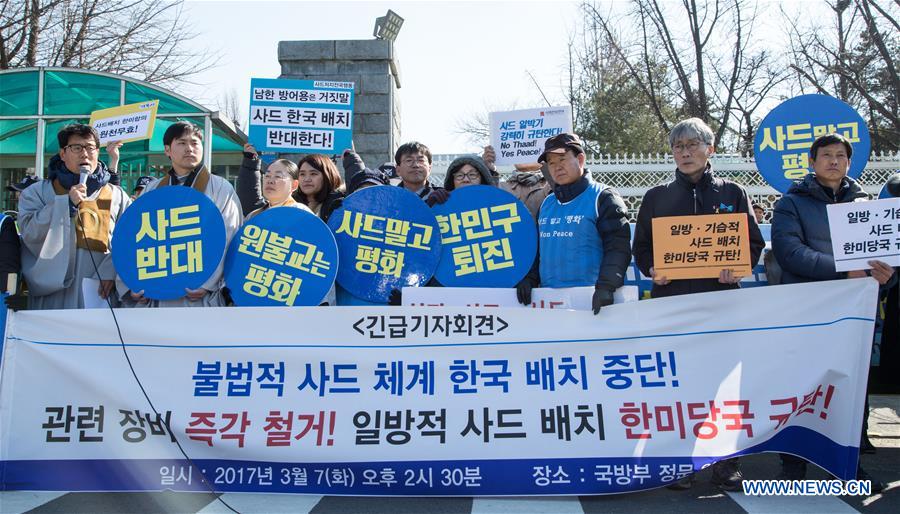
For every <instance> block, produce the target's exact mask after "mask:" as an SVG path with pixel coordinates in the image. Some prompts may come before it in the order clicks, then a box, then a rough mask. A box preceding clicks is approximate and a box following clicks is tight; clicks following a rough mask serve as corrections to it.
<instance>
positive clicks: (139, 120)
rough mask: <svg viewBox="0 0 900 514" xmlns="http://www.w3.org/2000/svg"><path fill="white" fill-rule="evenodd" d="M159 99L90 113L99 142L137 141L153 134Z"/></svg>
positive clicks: (102, 143)
mask: <svg viewBox="0 0 900 514" xmlns="http://www.w3.org/2000/svg"><path fill="white" fill-rule="evenodd" d="M157 107H159V100H151V101H149V102H139V103H135V104H128V105H120V106H118V107H110V108H109V109H100V110H99V111H94V112H92V113H91V121H90V125H91V126H92V127H94V128H95V129H97V133H98V134H99V135H100V144H101V145H105V144H106V143H109V142H111V141H121V142H123V143H128V142H129V141H138V140H141V139H149V138H150V137H152V136H153V126H154V125H155V124H156V109H157Z"/></svg>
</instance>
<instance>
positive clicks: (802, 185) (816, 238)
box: [772, 134, 897, 492]
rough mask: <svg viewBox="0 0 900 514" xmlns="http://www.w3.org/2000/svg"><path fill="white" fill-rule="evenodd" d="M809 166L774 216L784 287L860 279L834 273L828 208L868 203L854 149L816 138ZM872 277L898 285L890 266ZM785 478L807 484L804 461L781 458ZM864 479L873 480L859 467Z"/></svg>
mask: <svg viewBox="0 0 900 514" xmlns="http://www.w3.org/2000/svg"><path fill="white" fill-rule="evenodd" d="M809 155H810V159H809V163H810V165H811V166H812V168H813V173H812V174H810V175H807V176H806V177H804V178H803V180H802V181H800V182H798V183H795V184H794V185H792V186H791V188H790V189H789V190H788V192H787V194H786V195H784V196H783V197H782V198H781V199H780V200H778V203H776V204H775V215H774V216H773V217H772V251H773V252H774V253H775V258H776V259H777V260H778V264H779V265H780V266H781V269H782V275H781V283H783V284H795V283H798V282H818V281H822V280H838V279H843V278H861V277H865V276H866V275H867V274H868V273H867V272H866V271H849V272H839V271H835V264H834V254H833V253H832V248H831V231H830V229H829V226H828V214H827V211H826V206H827V205H828V204H833V203H848V202H855V201H862V200H865V199H867V198H868V195H867V194H866V192H865V191H863V189H862V187H860V186H859V184H857V183H856V181H855V180H853V179H852V178H850V177H848V176H847V172H848V171H849V170H850V157H851V156H852V155H853V146H852V145H851V144H850V141H848V140H847V138H845V137H844V136H841V135H839V134H828V135H824V136H821V137H819V138H818V139H816V140H815V141H814V142H813V144H812V146H811V147H810V149H809ZM869 265H870V266H872V269H871V270H870V271H869V273H871V276H872V278H874V279H875V280H877V281H878V283H879V284H881V286H882V288H886V287H890V286H892V285H893V284H894V283H895V282H896V280H897V277H896V274H895V273H894V269H893V268H891V267H890V266H888V265H887V264H885V263H883V262H881V261H877V260H872V261H869ZM868 407H869V406H868V400H867V401H866V407H865V412H864V414H863V427H864V431H865V425H866V422H867V418H868V410H869V408H868ZM781 469H782V471H781V475H780V477H779V478H782V479H786V480H803V479H804V478H805V476H806V461H804V460H803V459H801V458H799V457H794V456H792V455H787V454H782V455H781ZM857 478H858V479H860V480H872V478H871V477H870V476H869V475H868V474H867V473H866V472H865V471H864V470H863V469H862V467H860V468H859V469H858V471H857ZM882 489H884V484H882V483H880V482H879V481H877V480H872V491H873V492H879V491H880V490H882Z"/></svg>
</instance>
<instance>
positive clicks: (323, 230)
mask: <svg viewBox="0 0 900 514" xmlns="http://www.w3.org/2000/svg"><path fill="white" fill-rule="evenodd" d="M337 266H338V253H337V243H335V241H334V235H332V233H331V230H329V229H328V226H327V225H325V223H324V222H323V221H322V220H321V219H319V217H318V216H316V215H315V214H312V213H310V212H308V211H306V210H301V209H294V208H291V207H277V208H273V209H266V210H265V211H264V212H262V213H260V214H259V215H257V216H254V217H253V218H252V219H250V220H249V221H247V222H246V223H244V225H243V226H242V227H241V229H240V231H238V233H237V234H235V236H234V237H233V238H232V239H231V243H230V244H229V245H228V253H227V254H226V257H225V283H226V284H227V285H228V288H229V289H230V290H231V298H232V299H233V300H234V303H235V304H236V305H240V306H288V307H292V306H295V305H319V304H320V303H322V299H324V298H325V296H326V295H327V294H328V290H329V289H331V285H332V284H334V277H335V275H337Z"/></svg>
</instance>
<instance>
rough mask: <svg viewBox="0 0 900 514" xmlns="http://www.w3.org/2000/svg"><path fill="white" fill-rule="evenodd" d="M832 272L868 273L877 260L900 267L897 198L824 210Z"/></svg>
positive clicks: (836, 205)
mask: <svg viewBox="0 0 900 514" xmlns="http://www.w3.org/2000/svg"><path fill="white" fill-rule="evenodd" d="M826 209H827V210H828V228H829V229H830V230H831V248H832V250H833V252H834V267H835V271H852V270H863V269H870V268H871V266H869V261H871V260H879V261H883V262H885V263H887V264H889V265H891V266H900V198H886V199H884V200H873V201H871V202H851V203H836V204H829V205H827V206H826Z"/></svg>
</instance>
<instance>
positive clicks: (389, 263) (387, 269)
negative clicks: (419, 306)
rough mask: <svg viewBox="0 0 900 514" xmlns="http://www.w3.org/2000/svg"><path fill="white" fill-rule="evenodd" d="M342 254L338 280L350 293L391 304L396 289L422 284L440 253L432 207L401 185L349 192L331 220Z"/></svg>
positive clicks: (432, 271)
mask: <svg viewBox="0 0 900 514" xmlns="http://www.w3.org/2000/svg"><path fill="white" fill-rule="evenodd" d="M328 226H329V227H330V228H331V230H332V232H334V236H335V239H337V245H338V252H339V254H340V262H341V264H340V267H339V268H338V274H337V282H338V284H340V285H341V286H342V287H343V288H344V289H346V290H347V291H348V292H349V293H350V294H352V295H354V296H356V297H358V298H361V299H363V300H367V301H370V302H376V303H387V301H388V298H389V297H390V294H391V290H392V289H402V288H404V287H416V286H421V285H424V284H425V283H426V282H428V280H429V279H431V276H432V275H433V274H434V270H435V268H436V267H437V263H438V260H439V259H440V256H441V237H440V230H439V229H438V226H437V222H436V221H435V219H434V214H432V212H431V209H430V208H429V207H428V206H427V205H425V202H423V201H422V199H421V198H419V197H418V196H417V195H415V194H413V193H410V192H409V191H407V190H405V189H403V188H401V187H391V186H376V187H368V188H365V189H362V190H359V191H356V192H355V193H353V194H352V195H350V196H348V197H347V198H346V199H345V200H344V203H343V205H342V206H341V208H340V209H338V210H336V211H335V212H334V213H333V214H332V215H331V218H329V220H328Z"/></svg>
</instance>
